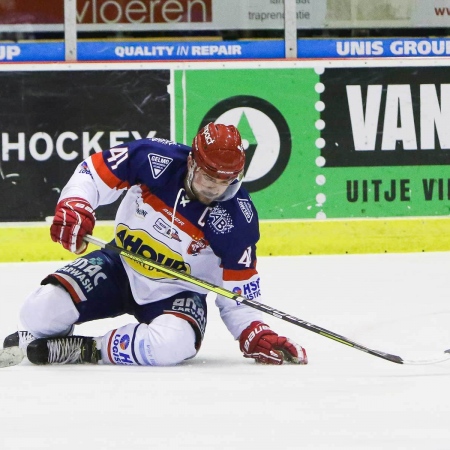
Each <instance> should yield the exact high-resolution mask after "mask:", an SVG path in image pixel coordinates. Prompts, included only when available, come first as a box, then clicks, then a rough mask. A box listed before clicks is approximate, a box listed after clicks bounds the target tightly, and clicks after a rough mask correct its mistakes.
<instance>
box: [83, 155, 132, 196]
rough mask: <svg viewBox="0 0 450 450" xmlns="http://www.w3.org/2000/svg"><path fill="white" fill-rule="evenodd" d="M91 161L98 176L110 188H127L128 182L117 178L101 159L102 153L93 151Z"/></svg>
mask: <svg viewBox="0 0 450 450" xmlns="http://www.w3.org/2000/svg"><path fill="white" fill-rule="evenodd" d="M91 161H92V164H93V165H94V168H95V171H96V172H97V174H98V176H99V177H100V178H101V179H102V181H103V182H104V183H105V184H106V185H107V186H108V187H109V188H110V189H124V188H126V189H128V188H129V187H130V184H129V183H128V182H127V181H123V180H121V179H120V178H117V177H116V176H115V175H114V174H113V173H112V172H111V170H110V169H109V167H108V166H107V165H106V164H105V161H104V160H103V155H102V153H95V154H94V155H92V156H91Z"/></svg>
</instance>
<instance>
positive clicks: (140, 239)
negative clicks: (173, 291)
mask: <svg viewBox="0 0 450 450" xmlns="http://www.w3.org/2000/svg"><path fill="white" fill-rule="evenodd" d="M116 244H117V245H118V246H119V247H121V248H123V249H125V250H129V251H130V252H133V253H136V254H137V255H140V256H143V257H144V258H147V259H151V260H152V261H155V262H157V263H159V264H162V265H163V266H166V267H169V268H171V269H175V270H180V271H182V272H186V273H191V268H190V266H189V264H187V263H186V262H185V261H184V260H183V257H182V255H180V254H179V253H177V252H175V251H174V250H172V249H171V248H170V247H169V246H167V245H166V244H164V243H163V242H161V241H159V240H157V239H155V238H154V237H153V236H151V235H149V234H148V233H147V232H146V231H144V230H132V229H130V228H129V227H127V226H126V225H124V224H119V225H118V226H117V228H116ZM125 261H126V264H128V265H129V266H130V267H132V268H133V269H134V270H136V272H138V273H140V274H142V275H144V276H146V277H148V278H154V279H161V278H175V277H172V276H171V275H167V274H165V273H163V272H161V271H159V270H158V269H155V268H154V267H151V266H150V265H149V264H147V263H145V262H144V261H134V260H132V259H129V258H125Z"/></svg>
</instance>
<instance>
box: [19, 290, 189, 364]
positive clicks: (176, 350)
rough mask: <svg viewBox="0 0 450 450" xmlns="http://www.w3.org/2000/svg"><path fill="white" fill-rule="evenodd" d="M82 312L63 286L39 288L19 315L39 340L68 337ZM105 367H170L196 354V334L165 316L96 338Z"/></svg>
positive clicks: (174, 319)
mask: <svg viewBox="0 0 450 450" xmlns="http://www.w3.org/2000/svg"><path fill="white" fill-rule="evenodd" d="M78 318H79V312H78V310H77V308H76V307H75V304H74V303H73V301H72V298H71V297H70V295H69V293H68V292H67V291H66V290H65V289H64V288H62V287H61V286H57V285H53V284H47V285H45V286H39V288H38V289H36V290H35V291H34V292H32V293H31V294H30V295H29V296H28V297H27V298H26V300H25V302H24V304H23V306H22V309H21V311H20V321H21V329H22V330H26V331H29V332H30V333H31V334H32V335H33V336H35V337H37V338H42V337H51V336H65V335H67V334H68V333H69V332H70V331H71V329H72V327H73V324H75V323H76V322H77V321H78ZM96 339H97V341H98V343H99V344H100V345H99V346H101V349H102V361H103V362H104V363H106V364H127V365H130V364H131V365H151V366H168V365H174V364H177V363H180V362H181V361H184V360H185V359H188V358H192V357H193V356H195V354H196V349H195V333H194V330H193V328H192V326H191V325H190V324H189V323H188V322H187V321H186V320H184V319H181V318H179V317H177V316H174V315H173V314H163V315H161V316H159V317H157V318H156V319H154V320H153V321H152V322H151V323H150V324H149V325H147V324H136V323H134V324H128V325H125V326H123V327H120V328H118V329H117V330H112V331H109V332H108V333H106V334H105V335H104V336H103V337H99V338H96Z"/></svg>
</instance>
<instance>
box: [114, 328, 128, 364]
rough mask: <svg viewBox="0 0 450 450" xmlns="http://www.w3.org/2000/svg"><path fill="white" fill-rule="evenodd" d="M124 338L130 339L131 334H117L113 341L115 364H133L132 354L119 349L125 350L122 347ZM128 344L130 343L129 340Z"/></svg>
mask: <svg viewBox="0 0 450 450" xmlns="http://www.w3.org/2000/svg"><path fill="white" fill-rule="evenodd" d="M124 338H128V339H130V338H129V336H127V335H125V336H121V335H120V334H116V335H115V336H114V340H113V342H112V348H111V353H112V359H113V361H114V363H115V364H133V360H132V359H131V358H130V355H128V354H127V353H122V352H121V351H120V350H119V349H122V350H125V349H124V348H123V347H122V340H123V339H124ZM124 342H125V341H124ZM128 344H129V341H128ZM128 344H127V347H128Z"/></svg>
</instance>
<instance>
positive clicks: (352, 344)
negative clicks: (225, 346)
mask: <svg viewBox="0 0 450 450" xmlns="http://www.w3.org/2000/svg"><path fill="white" fill-rule="evenodd" d="M84 240H85V241H86V242H89V243H91V244H94V245H97V246H98V247H101V248H105V249H107V250H110V251H113V252H115V253H118V254H119V255H121V256H124V257H126V258H129V259H131V260H133V261H136V262H139V263H140V264H143V265H147V266H149V267H152V268H153V269H157V270H159V271H160V272H163V273H165V274H167V275H171V276H173V277H175V278H178V279H181V280H184V281H186V282H188V283H191V284H194V285H196V286H199V287H201V288H203V289H206V290H208V291H211V292H214V293H216V294H219V295H222V296H224V297H226V298H229V299H231V300H234V301H236V302H239V303H242V304H244V305H247V306H250V307H252V308H254V309H257V310H259V311H262V312H264V313H266V314H269V315H271V316H273V317H277V318H278V319H281V320H284V321H286V322H289V323H292V324H293V325H297V326H299V327H301V328H305V329H306V330H309V331H312V332H314V333H317V334H320V335H321V336H324V337H326V338H328V339H332V340H334V341H336V342H339V343H341V344H344V345H347V346H349V347H352V348H354V349H356V350H360V351H362V352H365V353H368V354H370V355H373V356H377V357H379V358H382V359H386V360H388V361H391V362H394V363H397V364H403V363H404V361H403V359H402V358H400V356H396V355H391V354H389V353H384V352H380V351H378V350H372V349H370V348H367V347H365V346H364V345H361V344H358V343H356V342H354V341H352V340H350V339H348V338H346V337H344V336H341V335H339V334H336V333H334V332H333V331H330V330H327V329H325V328H322V327H319V326H317V325H314V324H312V323H310V322H307V321H305V320H302V319H299V318H298V317H295V316H292V315H290V314H287V313H284V312H282V311H280V310H278V309H275V308H272V307H271V306H268V305H264V304H263V303H259V302H257V301H255V300H249V299H247V298H245V297H243V296H241V295H237V294H235V293H234V292H231V291H229V290H227V289H225V288H223V287H220V286H216V285H214V284H212V283H209V282H207V281H204V280H200V279H199V278H196V277H194V276H192V275H189V274H186V273H184V272H181V271H179V270H176V269H172V268H170V267H166V266H164V265H163V264H160V263H158V262H155V261H153V260H151V259H149V258H145V257H144V256H140V255H138V254H136V253H133V252H130V251H128V250H125V249H123V248H120V247H118V246H117V245H115V244H112V243H108V242H105V241H103V240H101V239H98V238H95V237H93V236H91V235H86V236H85V237H84Z"/></svg>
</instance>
